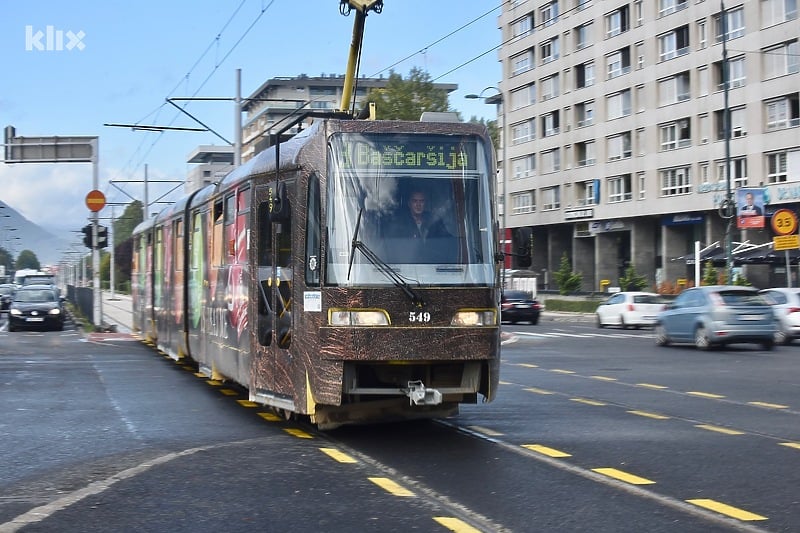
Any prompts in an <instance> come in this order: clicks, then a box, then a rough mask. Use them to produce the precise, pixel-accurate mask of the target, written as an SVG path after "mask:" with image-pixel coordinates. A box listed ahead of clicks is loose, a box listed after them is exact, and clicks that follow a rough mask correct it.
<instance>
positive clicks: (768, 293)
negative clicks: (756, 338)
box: [759, 287, 800, 344]
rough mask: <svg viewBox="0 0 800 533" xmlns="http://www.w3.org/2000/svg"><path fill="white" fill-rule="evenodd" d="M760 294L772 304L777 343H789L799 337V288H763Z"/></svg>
mask: <svg viewBox="0 0 800 533" xmlns="http://www.w3.org/2000/svg"><path fill="white" fill-rule="evenodd" d="M759 292H761V294H762V295H763V296H764V297H765V298H766V299H767V301H768V302H769V303H770V305H772V310H773V311H774V312H775V319H776V320H777V322H778V331H777V332H776V333H775V342H776V343H777V344H791V342H792V341H793V340H794V339H797V338H800V289H799V288H791V287H788V288H787V287H779V288H774V289H764V290H762V291H759Z"/></svg>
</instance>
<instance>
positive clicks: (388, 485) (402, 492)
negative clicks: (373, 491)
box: [368, 477, 414, 496]
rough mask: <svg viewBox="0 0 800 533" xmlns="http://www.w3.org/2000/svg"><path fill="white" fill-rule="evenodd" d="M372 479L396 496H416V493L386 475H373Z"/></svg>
mask: <svg viewBox="0 0 800 533" xmlns="http://www.w3.org/2000/svg"><path fill="white" fill-rule="evenodd" d="M368 479H369V480H370V481H372V482H373V483H375V484H376V485H378V486H379V487H380V488H382V489H383V490H385V491H386V492H388V493H390V494H394V495H395V496H414V493H413V492H411V491H410V490H408V489H407V488H405V487H403V486H401V485H398V484H397V483H395V482H394V481H392V480H391V479H389V478H386V477H371V478H368Z"/></svg>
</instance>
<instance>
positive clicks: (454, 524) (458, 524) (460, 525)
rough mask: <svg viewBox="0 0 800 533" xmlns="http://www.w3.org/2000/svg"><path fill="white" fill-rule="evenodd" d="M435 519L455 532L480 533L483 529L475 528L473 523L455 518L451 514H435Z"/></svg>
mask: <svg viewBox="0 0 800 533" xmlns="http://www.w3.org/2000/svg"><path fill="white" fill-rule="evenodd" d="M433 519H434V520H436V521H437V522H438V523H439V524H441V525H443V526H444V527H446V528H447V529H449V530H450V531H454V532H455V533H480V531H481V530H480V529H475V528H474V527H472V526H471V525H469V524H467V523H466V522H464V521H462V520H459V519H458V518H453V517H450V516H434V517H433Z"/></svg>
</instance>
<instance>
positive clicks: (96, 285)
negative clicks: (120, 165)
mask: <svg viewBox="0 0 800 533" xmlns="http://www.w3.org/2000/svg"><path fill="white" fill-rule="evenodd" d="M98 144H100V142H99V139H94V142H93V148H94V149H93V150H92V190H94V191H96V190H97V188H98V187H99V185H100V169H99V167H100V165H99V163H98V160H99V155H98V148H99V146H98ZM98 219H99V215H98V212H97V211H92V292H93V296H94V312H93V313H92V314H93V315H94V316H93V320H94V326H95V328H99V327H100V326H102V325H103V298H102V296H103V292H102V290H101V287H100V249H99V248H98V247H97V233H98V232H97V226H98Z"/></svg>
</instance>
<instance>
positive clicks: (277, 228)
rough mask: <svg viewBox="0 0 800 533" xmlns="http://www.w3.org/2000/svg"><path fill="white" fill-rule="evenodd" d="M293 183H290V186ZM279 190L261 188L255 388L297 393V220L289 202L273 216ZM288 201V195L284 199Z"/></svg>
mask: <svg viewBox="0 0 800 533" xmlns="http://www.w3.org/2000/svg"><path fill="white" fill-rule="evenodd" d="M292 185H294V184H293V183H291V184H290V183H286V188H285V189H286V190H291V189H292ZM276 194H277V193H276V188H275V186H274V185H263V186H259V187H257V188H256V193H255V203H256V209H255V210H254V213H255V221H254V222H255V223H254V224H253V225H252V227H253V228H255V233H256V234H255V236H254V238H253V242H254V243H255V250H254V256H255V257H254V259H255V261H254V263H255V264H256V265H257V267H256V268H257V272H256V273H255V274H256V275H254V276H253V284H254V287H253V288H252V291H251V294H252V295H253V299H254V302H255V306H254V307H255V308H256V313H254V316H255V317H256V324H255V327H254V331H255V336H256V342H255V346H256V349H255V350H254V358H253V376H254V380H255V383H254V385H255V387H256V389H257V390H262V391H266V392H270V393H274V394H277V395H280V396H283V395H286V396H291V393H292V383H291V376H292V374H293V373H292V371H291V369H290V367H289V365H290V364H291V357H290V354H289V347H290V345H291V342H292V326H293V323H292V307H293V305H292V304H293V276H292V220H291V210H290V209H289V206H288V205H282V206H281V209H282V212H283V214H282V216H280V217H275V216H274V215H273V216H271V213H272V212H273V211H274V209H275V206H276ZM283 202H284V203H288V197H287V198H285V199H283Z"/></svg>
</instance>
